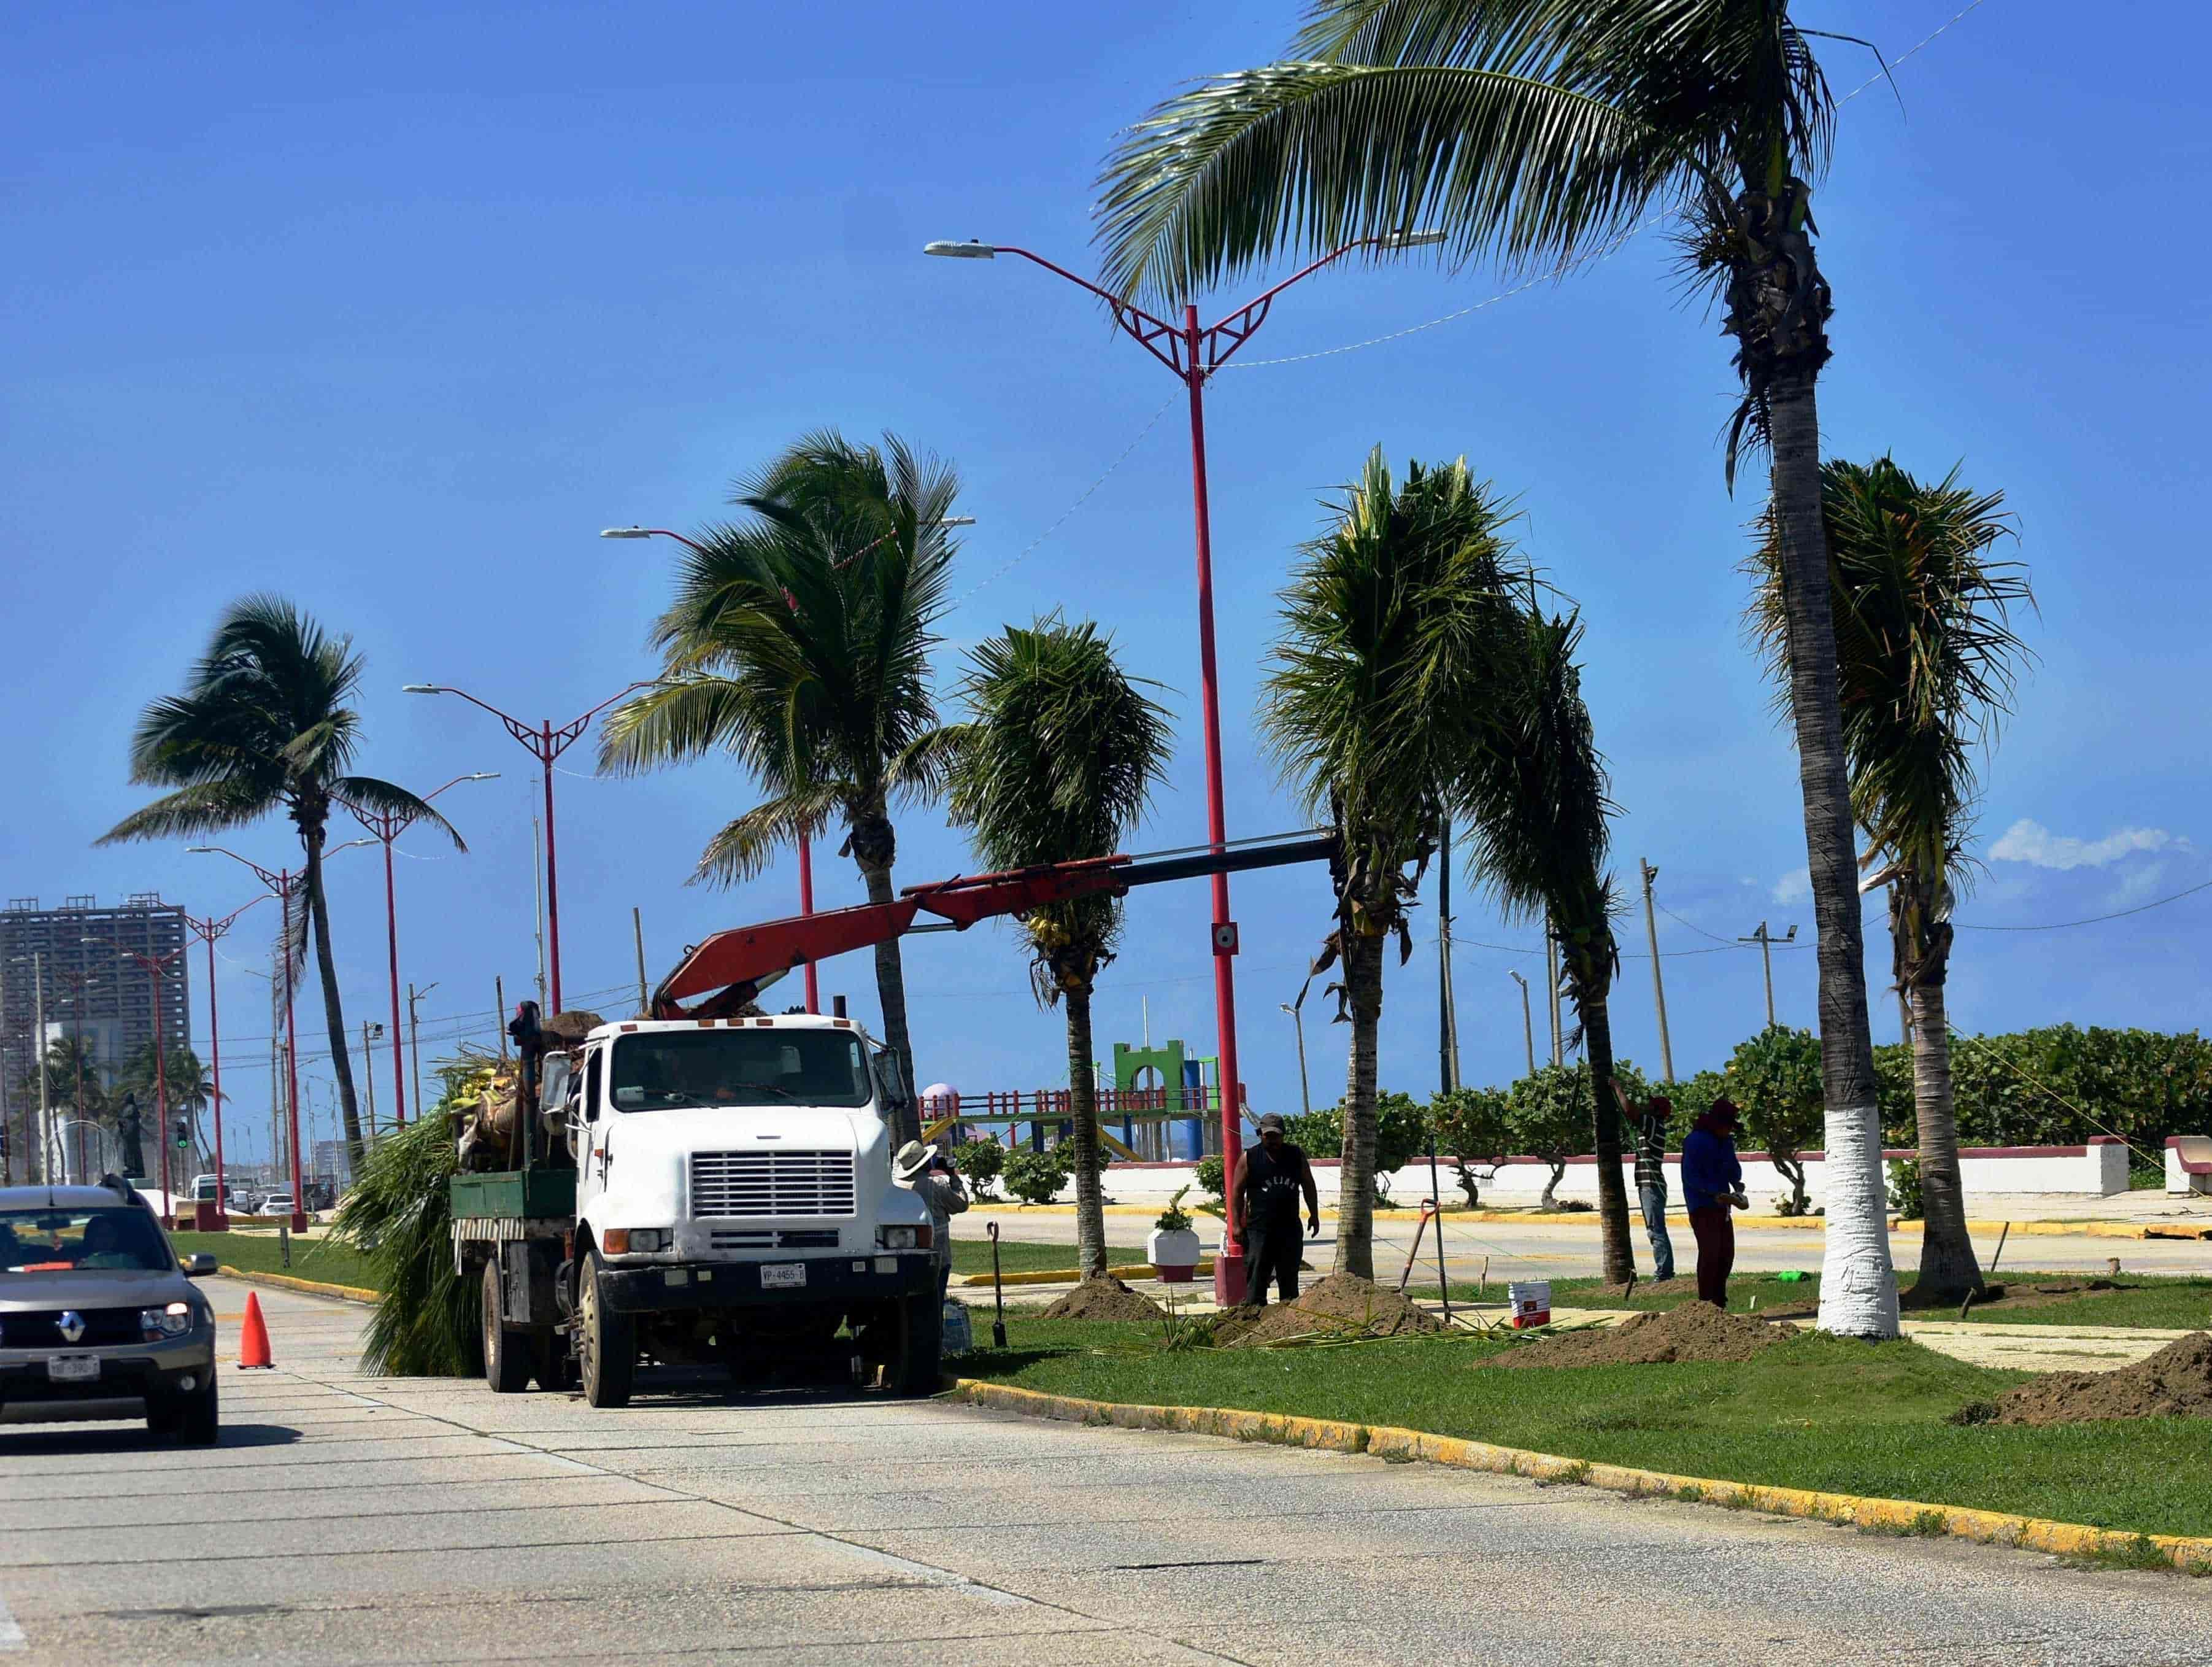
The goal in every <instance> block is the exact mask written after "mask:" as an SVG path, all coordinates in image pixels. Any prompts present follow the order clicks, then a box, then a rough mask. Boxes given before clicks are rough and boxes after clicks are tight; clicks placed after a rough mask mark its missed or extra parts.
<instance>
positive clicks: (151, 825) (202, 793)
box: [93, 781, 271, 845]
mask: <svg viewBox="0 0 2212 1667" xmlns="http://www.w3.org/2000/svg"><path fill="white" fill-rule="evenodd" d="M270 802H271V801H270V799H269V798H268V797H267V796H266V795H265V794H263V793H262V792H261V791H260V784H259V783H258V782H250V781H249V782H238V781H213V782H199V783H197V784H196V785H194V786H191V787H188V788H178V789H177V790H176V791H175V792H174V793H170V794H163V795H162V796H161V798H159V799H156V800H155V801H154V802H153V803H152V804H150V805H144V806H140V807H139V808H138V809H137V810H135V811H133V812H131V814H130V815H128V816H126V817H125V818H123V819H122V820H121V821H120V822H118V823H117V824H115V825H114V826H113V827H112V828H110V829H109V830H107V831H106V833H104V834H102V835H100V837H99V838H98V839H96V840H94V842H93V843H94V844H96V845H118V844H122V843H125V842H126V841H130V840H136V839H178V838H190V837H194V836H196V835H199V834H210V833H216V832H220V831H221V830H223V829H225V828H239V827H243V826H245V825H246V824H247V823H249V822H258V821H259V820H260V819H261V818H263V817H264V816H265V815H267V814H268V812H269V807H270Z"/></svg>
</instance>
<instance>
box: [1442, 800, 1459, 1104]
mask: <svg viewBox="0 0 2212 1667" xmlns="http://www.w3.org/2000/svg"><path fill="white" fill-rule="evenodd" d="M1454 1017H1455V1015H1454V1013H1453V1011H1452V965H1451V818H1449V817H1446V818H1443V822H1442V824H1440V827H1439V831H1438V837H1437V1058H1438V1061H1439V1064H1438V1067H1437V1083H1438V1085H1439V1086H1441V1087H1442V1088H1443V1092H1445V1093H1447V1094H1449V1092H1452V1090H1453V1089H1455V1088H1456V1087H1458V1086H1459V1037H1458V1036H1457V1035H1456V1034H1455V1026H1454V1025H1453V1022H1452V1021H1453V1019H1454Z"/></svg>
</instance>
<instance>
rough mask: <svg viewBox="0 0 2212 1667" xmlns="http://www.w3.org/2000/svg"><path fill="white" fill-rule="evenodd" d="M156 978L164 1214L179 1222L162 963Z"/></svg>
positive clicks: (151, 965) (154, 966) (152, 965)
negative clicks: (171, 1161)
mask: <svg viewBox="0 0 2212 1667" xmlns="http://www.w3.org/2000/svg"><path fill="white" fill-rule="evenodd" d="M146 970H148V971H149V972H150V973H152V974H153V975H154V1115H155V1116H156V1117H157V1118H159V1119H160V1120H161V1212H162V1214H164V1215H166V1216H167V1217H168V1218H169V1219H170V1220H172V1221H173V1220H175V1219H176V1214H177V1196H176V1193H175V1192H174V1190H173V1189H172V1188H171V1186H170V1182H169V1055H168V1049H167V1046H166V1045H165V1044H164V1043H163V1041H162V1038H161V1006H162V1002H161V963H160V962H159V961H154V960H149V961H148V962H147V963H146Z"/></svg>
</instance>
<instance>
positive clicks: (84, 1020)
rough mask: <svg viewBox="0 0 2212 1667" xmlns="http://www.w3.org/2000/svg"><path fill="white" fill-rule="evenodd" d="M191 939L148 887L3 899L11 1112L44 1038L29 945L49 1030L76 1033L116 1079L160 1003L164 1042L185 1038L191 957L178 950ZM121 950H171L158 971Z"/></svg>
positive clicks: (0, 1051)
mask: <svg viewBox="0 0 2212 1667" xmlns="http://www.w3.org/2000/svg"><path fill="white" fill-rule="evenodd" d="M87 939H91V940H94V941H92V942H87V941H86V940H87ZM189 941H190V940H189V939H188V937H187V936H186V934H185V911H184V910H181V909H179V908H178V907H177V906H176V905H175V904H173V903H163V902H162V901H161V898H160V897H159V896H157V895H156V894H155V893H153V892H150V891H142V892H139V893H137V895H135V896H133V897H131V898H129V899H128V900H127V901H125V902H124V903H118V904H113V905H111V906H109V907H107V908H102V907H100V904H99V903H97V902H96V901H95V900H94V898H92V897H67V898H64V900H63V903H62V906H61V907H60V908H58V909H41V908H40V906H39V900H38V899H37V898H36V897H14V898H11V899H9V902H8V904H7V906H6V908H4V909H0V1074H4V1075H5V1077H6V1080H7V1093H8V1097H9V1110H10V1111H11V1113H20V1110H21V1107H20V1106H18V1105H17V1104H16V1100H17V1098H18V1096H19V1095H20V1093H21V1085H22V1083H23V1081H24V1079H25V1078H26V1077H27V1076H29V1075H31V1074H32V1069H33V1061H34V1060H35V1059H36V1058H37V1056H38V1054H39V1051H40V1043H39V1042H38V1040H37V1039H36V1026H35V1024H34V1004H35V997H36V994H37V992H36V989H35V988H34V985H33V976H32V974H33V965H32V958H33V956H34V955H35V956H36V957H37V958H38V968H37V970H38V972H39V975H40V982H42V983H44V985H45V987H46V1040H47V1041H49V1042H51V1041H52V1040H53V1039H54V1038H56V1037H69V1036H79V1035H81V1036H82V1037H83V1038H84V1044H85V1052H86V1054H87V1056H88V1057H89V1058H90V1059H92V1060H94V1061H96V1062H98V1065H99V1068H100V1073H101V1074H102V1076H103V1078H104V1079H107V1080H112V1077H113V1075H114V1074H115V1073H116V1071H118V1069H119V1068H121V1066H122V1065H123V1062H125V1060H127V1059H129V1058H130V1057H131V1055H133V1054H134V1053H136V1052H137V1050H138V1049H141V1048H143V1047H145V1046H146V1045H147V1044H149V1043H151V1042H152V1041H153V1039H154V1013H155V1005H156V1004H157V1003H158V1004H159V1005H160V1008H161V1039H162V1042H163V1043H164V1045H165V1046H167V1047H169V1048H172V1049H175V1048H185V1047H190V1046H191V1042H192V1021H191V966H190V964H189V963H190V961H191V957H190V956H188V955H186V954H184V953H183V950H184V948H185V945H186V944H187V943H188V942H189ZM121 950H131V951H135V952H137V953H138V954H140V955H144V956H149V957H155V958H160V957H167V958H169V959H168V962H167V966H166V968H165V969H164V970H163V971H162V973H161V976H159V977H156V976H155V974H154V973H153V972H152V971H150V970H148V969H147V968H146V967H145V966H143V965H142V964H140V963H139V962H137V961H135V960H131V959H129V958H125V956H124V955H123V954H122V953H120V951H121Z"/></svg>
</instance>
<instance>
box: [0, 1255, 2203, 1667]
mask: <svg viewBox="0 0 2212 1667" xmlns="http://www.w3.org/2000/svg"><path fill="white" fill-rule="evenodd" d="M210 1290H211V1291H212V1292H213V1293H215V1294H216V1300H217V1303H218V1305H219V1306H220V1308H221V1310H222V1312H224V1313H226V1314H235V1313H236V1312H237V1311H239V1310H240V1308H241V1307H242V1305H243V1303H244V1299H245V1298H244V1292H243V1289H242V1288H241V1287H237V1286H234V1285H231V1284H229V1283H228V1282H227V1281H211V1282H210ZM262 1301H263V1306H264V1309H265V1310H266V1311H267V1312H268V1315H269V1318H270V1330H271V1333H272V1335H273V1338H274V1341H275V1344H276V1358H277V1361H278V1366H279V1369H278V1370H277V1371H276V1372H269V1373H253V1374H246V1373H241V1372H235V1371H227V1372H226V1373H225V1375H224V1378H223V1380H222V1381H223V1391H224V1397H225V1414H226V1429H225V1433H224V1439H223V1442H222V1445H220V1446H218V1447H216V1448H215V1449H212V1450H206V1449H202V1450H197V1451H195V1450H188V1449H181V1448H176V1447H170V1446H149V1445H145V1444H144V1442H143V1439H142V1438H140V1437H139V1436H138V1435H137V1433H135V1432H133V1431H125V1430H118V1429H113V1428H108V1427H77V1428H52V1429H43V1430H42V1429H29V1428H14V1429H8V1430H0V1501H4V1505H0V1598H4V1600H5V1603H6V1605H7V1610H8V1617H9V1618H7V1619H5V1620H0V1649H6V1648H7V1647H8V1646H10V1645H11V1644H13V1645H14V1646H15V1648H17V1649H19V1650H21V1651H23V1652H26V1653H24V1655H23V1658H24V1659H25V1660H26V1661H27V1662H33V1663H54V1664H70V1667H79V1664H83V1667H89V1664H101V1667H106V1664H114V1663H120V1662H142V1661H143V1662H153V1661H161V1662H225V1661H242V1660H248V1659H251V1660H254V1661H258V1662H277V1663H289V1662H301V1663H306V1662H314V1663H342V1664H343V1663H363V1664H367V1663H376V1664H390V1663H413V1662H422V1663H429V1662H463V1661H469V1662H474V1661H508V1660H515V1661H522V1660H527V1661H531V1662H533V1663H535V1662H539V1661H543V1660H545V1659H547V1658H556V1659H561V1660H563V1661H581V1662H599V1661H605V1662H616V1661H666V1660H676V1659H685V1660H691V1659H696V1660H702V1661H721V1660H728V1661H746V1660H753V1659H758V1658H765V1657H774V1658H777V1659H779V1660H786V1661H794V1662H799V1663H813V1662H823V1663H829V1662H848V1661H851V1662H861V1661H865V1662H868V1663H879V1662H888V1663H907V1662H912V1663H936V1662H946V1663H962V1664H966V1663H980V1664H993V1663H1000V1662H1005V1663H1009V1664H1012V1663H1021V1664H1024V1667H1056V1664H1063V1663H1065V1664H1089V1663H1108V1662H1112V1663H1152V1662H1163V1663H1164V1662H1198V1661H1224V1660H1226V1661H1242V1662H1268V1663H1273V1662H1295V1663H1298V1664H1301V1667H1303V1664H1309V1663H1311V1662H1313V1661H1316V1660H1328V1661H1331V1662H1349V1663H1365V1662H1415V1661H1419V1662H1474V1661H1480V1662H1530V1663H1536V1662H1541V1663H1552V1662H1557V1661H1559V1660H1567V1659H1571V1660H1576V1661H1589V1662H1621V1663H1634V1664H1637V1667H1648V1664H1650V1663H1651V1662H1653V1661H1666V1660H1678V1659H1685V1658H1697V1657H1709V1658H1727V1659H1741V1658H1746V1657H1753V1658H1759V1657H1770V1656H1780V1655H1784V1654H1786V1655H1788V1656H1789V1657H1790V1658H1792V1659H1793V1660H1796V1661H1800V1662H1826V1661H1844V1660H1850V1661H1855V1662H1864V1661H1915V1662H1921V1661H1943V1662H1959V1663H2015V1662H2047V1661H2058V1660H2063V1661H2068V1662H2136V1661H2160V1662H2176V1661H2212V1605H2208V1603H2206V1601H2205V1593H2204V1591H2203V1587H2202V1586H2201V1585H2199V1584H2198V1583H2194V1582H2191V1581H2188V1580H2185V1579H2179V1578H2178V1577H2173V1576H2160V1575H2148V1574H2128V1573H2111V1572H2106V1571H2098V1570H2084V1569H2075V1568H2069V1567H2063V1566H2061V1565H2059V1564H2057V1563H2056V1562H2054V1561H2052V1560H2051V1559H2049V1558H2046V1557H2042V1556H2037V1555H2032V1554H2021V1553H2014V1552H2002V1551H1996V1550H1991V1549H1989V1548H1980V1547H1972V1546H1966V1545H1961V1544H1956V1543H1952V1542H1922V1541H1911V1540H1892V1539H1877V1538H1869V1537H1865V1536H1858V1535H1855V1534H1852V1533H1850V1532H1849V1531H1847V1530H1839V1529H1834V1528H1826V1527H1820V1526H1814V1525H1810V1524H1802V1523H1795V1522H1778V1521H1770V1520H1766V1519H1763V1518H1755V1517H1750V1516H1745V1515H1739V1514H1735V1513H1731V1512H1719V1511H1714V1510H1709V1509H1705V1508H1701V1507H1698V1506H1686V1505H1680V1504H1672V1503H1665V1502H1659V1501H1644V1502H1637V1501H1631V1500H1624V1499H1620V1498H1619V1497H1616V1496H1614V1495H1611V1494H1595V1493H1590V1492H1587V1491H1584V1490H1582V1489H1578V1488H1539V1487H1536V1486H1535V1485H1534V1484H1532V1483H1527V1482H1522V1481H1516V1480H1513V1479H1510V1478H1503V1477H1496V1476H1487V1475H1471V1474H1468V1473H1464V1472H1459V1471H1453V1470H1445V1469H1432V1468H1431V1467H1428V1466H1424V1465H1393V1464H1388V1463H1383V1462H1382V1461H1380V1460H1376V1459H1369V1458H1366V1457H1348V1456H1342V1455H1336V1454H1328V1453H1316V1452H1304V1451H1295V1450H1291V1449H1285V1448H1277V1447H1267V1446H1243V1445H1237V1444H1235V1443H1231V1442H1225V1441H1218V1440H1213V1439H1206V1438H1200V1437H1187V1436H1176V1435H1167V1434H1160V1433H1141V1432H1132V1431H1119V1430H1110V1429H1091V1428H1084V1427H1075V1426H1069V1425H1064V1424H1044V1423H1038V1422H1033V1421H1027V1420H1024V1419H1019V1418H1014V1417H1011V1416H1007V1415H1000V1414H994V1413H988V1412H984V1411H981V1410H978V1409H975V1408H963V1407H952V1406H949V1405H945V1404H941V1403H935V1402H921V1403H915V1402H886V1401H881V1400H876V1399H872V1398H857V1399H856V1398H854V1397H850V1396H834V1395H820V1396H817V1395H806V1394H787V1395H774V1396H728V1395H726V1394H725V1393H723V1392H722V1391H721V1390H720V1389H719V1388H718V1387H714V1386H713V1385H711V1384H708V1382H707V1381H706V1380H703V1379H698V1380H688V1381H681V1382H680V1384H679V1389H678V1392H676V1393H673V1394H663V1393H649V1394H647V1395H646V1396H643V1397H642V1398H641V1400H640V1401H639V1402H637V1403H636V1404H635V1406H633V1407H632V1408H629V1409H627V1410H625V1411H623V1412H618V1413H609V1412H593V1411H592V1410H591V1409H590V1408H586V1407H585V1406H584V1405H583V1404H582V1403H581V1402H580V1401H579V1400H577V1399H576V1398H574V1397H573V1396H550V1395H543V1394H539V1395H528V1396H493V1395H491V1394H489V1392H488V1391H486V1390H484V1389H483V1386H482V1385H481V1384H474V1383H447V1382H440V1381H432V1380H424V1379H404V1380H395V1379H376V1378H363V1377H362V1376H360V1375H359V1373H358V1372H357V1371H356V1368H355V1365H354V1360H353V1351H354V1348H355V1347H356V1341H357V1337H358V1334H359V1330H360V1328H361V1325H362V1320H363V1317H364V1316H363V1312H362V1310H361V1309H359V1308H356V1307H351V1306H349V1305H342V1304H337V1303H331V1302H325V1301H322V1300H319V1299H314V1298H310V1297H305V1296H301V1295H296V1294H294V1293H287V1292H281V1291H276V1292H270V1291H264V1293H262ZM226 1335H227V1338H228V1336H229V1335H233V1334H231V1333H230V1331H229V1329H228V1328H226ZM18 1629H20V1633H21V1640H20V1642H19V1643H18V1642H17V1641H16V1640H15V1633H16V1631H17V1630H18Z"/></svg>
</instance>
